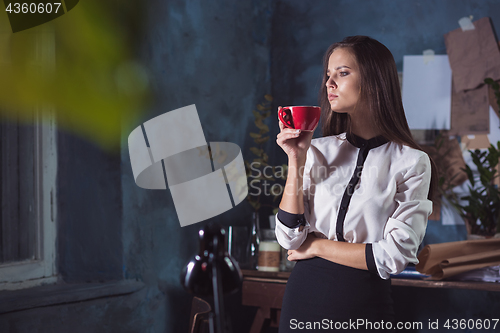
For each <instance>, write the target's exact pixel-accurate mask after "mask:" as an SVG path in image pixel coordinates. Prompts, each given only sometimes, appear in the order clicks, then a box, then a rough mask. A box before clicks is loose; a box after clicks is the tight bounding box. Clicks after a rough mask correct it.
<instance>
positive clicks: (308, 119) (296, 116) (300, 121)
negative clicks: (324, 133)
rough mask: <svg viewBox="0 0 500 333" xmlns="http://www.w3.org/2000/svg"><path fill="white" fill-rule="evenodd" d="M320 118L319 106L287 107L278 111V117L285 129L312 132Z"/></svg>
mask: <svg viewBox="0 0 500 333" xmlns="http://www.w3.org/2000/svg"><path fill="white" fill-rule="evenodd" d="M320 116H321V108H320V107H319V106H287V107H284V108H282V109H280V110H279V111H278V117H279V118H280V120H281V122H282V123H283V125H285V127H287V128H294V129H300V130H302V131H314V128H315V127H316V125H318V122H319V118H320Z"/></svg>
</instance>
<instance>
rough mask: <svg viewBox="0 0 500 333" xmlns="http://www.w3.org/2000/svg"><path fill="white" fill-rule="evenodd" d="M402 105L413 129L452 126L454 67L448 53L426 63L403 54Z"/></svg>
mask: <svg viewBox="0 0 500 333" xmlns="http://www.w3.org/2000/svg"><path fill="white" fill-rule="evenodd" d="M403 106H404V108H405V113H406V119H407V120H408V125H409V126H410V128H411V129H450V118H451V117H450V115H451V68H450V63H449V61H448V56H447V55H435V56H434V59H433V60H432V61H428V62H427V63H424V56H423V55H406V56H404V57H403Z"/></svg>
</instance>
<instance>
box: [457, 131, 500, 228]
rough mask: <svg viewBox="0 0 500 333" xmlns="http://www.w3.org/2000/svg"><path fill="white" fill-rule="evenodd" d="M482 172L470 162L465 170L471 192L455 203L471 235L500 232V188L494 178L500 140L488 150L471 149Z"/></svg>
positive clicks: (475, 162)
mask: <svg viewBox="0 0 500 333" xmlns="http://www.w3.org/2000/svg"><path fill="white" fill-rule="evenodd" d="M469 152H470V154H471V157H472V162H473V163H474V165H475V166H476V168H477V172H478V175H477V176H476V175H475V173H474V172H473V171H472V169H471V167H470V166H468V165H466V166H465V169H464V170H465V172H466V173H467V178H468V179H469V182H470V185H469V193H468V195H466V196H464V197H462V198H461V199H462V200H464V201H465V202H466V204H462V203H461V202H460V201H458V200H456V201H455V202H454V204H455V207H457V208H458V209H459V212H460V214H461V215H462V216H463V217H464V219H465V221H466V225H467V228H468V231H469V234H470V235H479V236H485V237H491V236H494V235H495V233H499V232H500V223H499V220H500V191H499V189H498V186H497V185H496V184H495V182H494V180H495V179H496V178H497V177H498V170H497V165H498V161H499V159H500V141H499V142H497V147H495V146H494V145H492V144H491V145H490V147H489V148H488V150H486V151H481V150H479V149H476V150H474V151H472V150H469Z"/></svg>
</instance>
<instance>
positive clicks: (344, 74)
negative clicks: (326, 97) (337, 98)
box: [340, 72, 349, 76]
mask: <svg viewBox="0 0 500 333" xmlns="http://www.w3.org/2000/svg"><path fill="white" fill-rule="evenodd" d="M346 75H349V73H348V72H340V76H346Z"/></svg>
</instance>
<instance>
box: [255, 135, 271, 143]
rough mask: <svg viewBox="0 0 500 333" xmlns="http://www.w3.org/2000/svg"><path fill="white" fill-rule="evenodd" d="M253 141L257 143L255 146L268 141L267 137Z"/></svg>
mask: <svg viewBox="0 0 500 333" xmlns="http://www.w3.org/2000/svg"><path fill="white" fill-rule="evenodd" d="M254 141H255V143H257V144H263V143H266V142H267V141H269V137H268V136H266V137H264V138H258V139H255V140H254Z"/></svg>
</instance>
